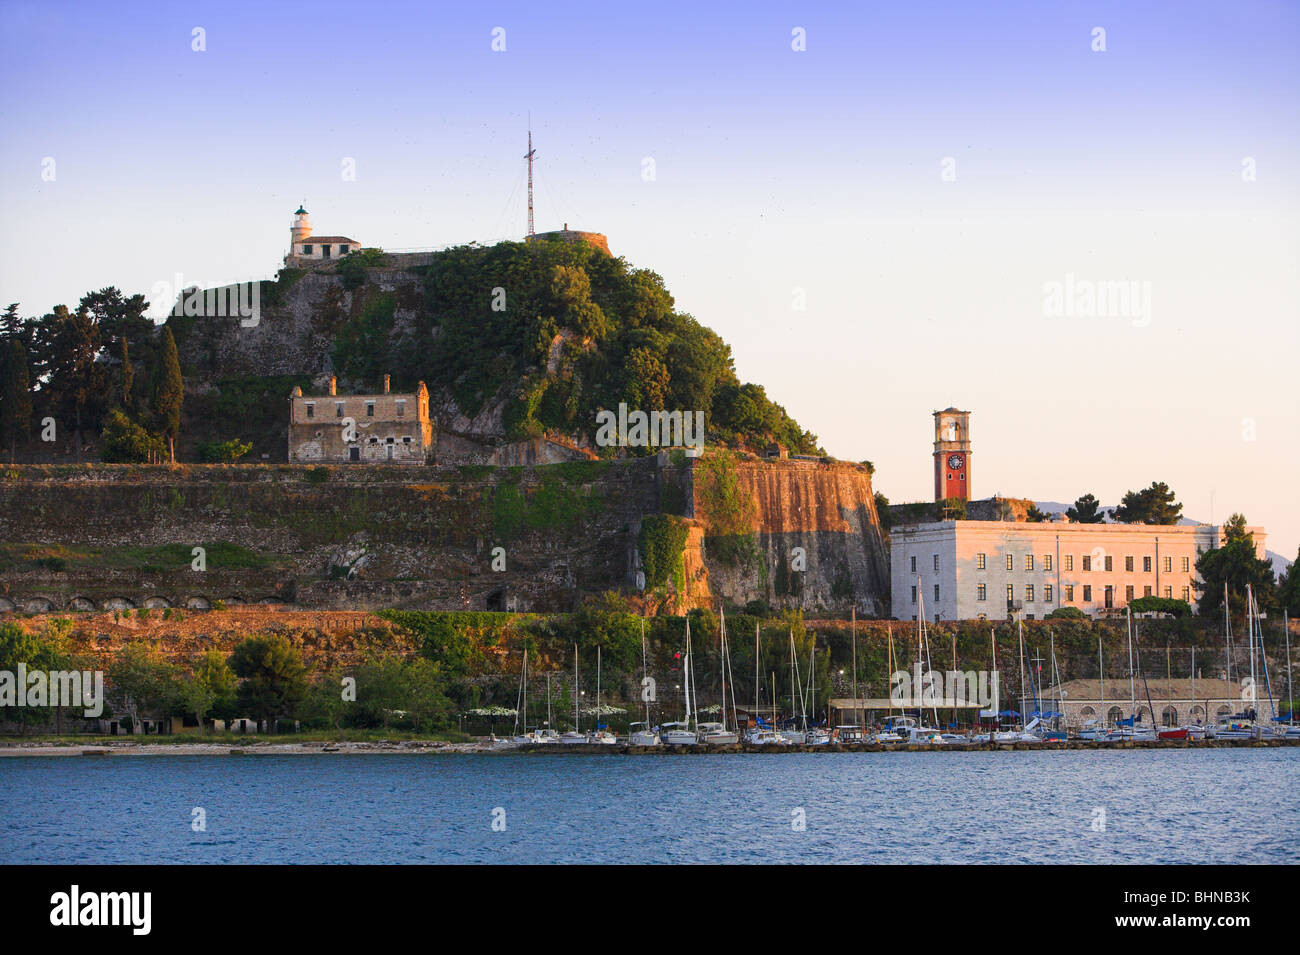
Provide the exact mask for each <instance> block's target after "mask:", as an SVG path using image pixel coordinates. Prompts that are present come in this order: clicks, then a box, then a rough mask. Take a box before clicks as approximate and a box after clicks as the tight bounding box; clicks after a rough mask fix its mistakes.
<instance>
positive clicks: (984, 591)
mask: <svg viewBox="0 0 1300 955" xmlns="http://www.w3.org/2000/svg"><path fill="white" fill-rule="evenodd" d="M1061 589H1062V591H1064V592H1063V594H1062V596H1063V597H1064V598H1065V602H1066V603H1074V591H1075V585H1074V584H1063V585H1062V587H1061ZM1022 593H1023V595H1024V602H1025V603H1034V602H1035V594H1036V588H1035V586H1034V585H1033V584H1024V585H1023V588H1022ZM1135 594H1136V588H1134V587H1133V586H1131V585H1130V586H1127V587H1125V588H1124V601H1125V602H1126V603H1132V602H1133V600H1134V599H1135ZM1173 595H1174V588H1173V587H1165V588H1164V596H1165V597H1167V598H1171V597H1173ZM1142 596H1143V597H1150V596H1152V588H1151V587H1149V586H1147V587H1143V588H1142ZM1180 596H1181V598H1182V599H1183V600H1185V601H1187V602H1188V603H1191V601H1192V588H1191V587H1184V588H1183V589H1182V593H1181V594H1180ZM1055 598H1056V590H1055V588H1054V587H1053V586H1052V585H1051V584H1044V585H1043V602H1044V603H1049V604H1050V603H1051V602H1052V601H1053V600H1054V599H1055ZM934 599H935V602H936V603H937V602H938V600H939V585H938V584H935V585H934ZM975 599H976V600H988V599H989V590H988V584H976V585H975ZM1015 599H1016V585H1015V584H1007V603H1011V602H1012V601H1014V600H1015ZM1102 600H1103V602H1104V603H1105V605H1106V606H1107V607H1113V606H1114V605H1115V588H1114V587H1112V586H1110V585H1107V586H1106V587H1105V588H1104V589H1103V597H1102ZM1083 602H1084V603H1086V604H1088V603H1092V585H1091V584H1084V585H1083ZM912 603H916V587H915V586H913V587H912Z"/></svg>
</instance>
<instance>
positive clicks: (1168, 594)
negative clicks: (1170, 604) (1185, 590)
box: [1165, 587, 1174, 600]
mask: <svg viewBox="0 0 1300 955" xmlns="http://www.w3.org/2000/svg"><path fill="white" fill-rule="evenodd" d="M1165 599H1166V600H1173V599H1174V588H1173V587H1166V588H1165Z"/></svg>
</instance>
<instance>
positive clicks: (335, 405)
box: [289, 375, 433, 464]
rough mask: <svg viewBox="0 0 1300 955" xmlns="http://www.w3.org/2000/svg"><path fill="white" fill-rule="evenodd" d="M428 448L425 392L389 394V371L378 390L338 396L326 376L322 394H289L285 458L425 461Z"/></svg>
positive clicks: (335, 386)
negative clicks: (377, 391) (381, 388)
mask: <svg viewBox="0 0 1300 955" xmlns="http://www.w3.org/2000/svg"><path fill="white" fill-rule="evenodd" d="M432 448H433V421H432V419H431V418H430V417H429V391H428V389H427V388H426V387H425V385H424V382H420V383H419V385H418V386H417V387H416V389H415V391H414V392H413V393H408V394H391V393H390V391H389V376H388V375H384V391H383V393H382V394H378V395H346V396H345V395H340V394H338V381H337V379H336V378H334V377H333V376H331V377H330V383H329V392H328V393H327V394H325V395H304V394H303V393H302V389H301V388H294V389H293V391H292V393H291V394H290V397H289V463H290V464H345V463H348V462H353V463H359V462H364V463H371V464H377V463H392V464H424V463H425V462H426V461H427V459H428V456H429V453H430V451H431V450H432Z"/></svg>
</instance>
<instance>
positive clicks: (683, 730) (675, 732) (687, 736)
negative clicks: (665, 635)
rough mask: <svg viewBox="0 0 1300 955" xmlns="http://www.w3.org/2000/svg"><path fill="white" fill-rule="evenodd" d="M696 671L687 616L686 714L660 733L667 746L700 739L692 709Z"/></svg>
mask: <svg viewBox="0 0 1300 955" xmlns="http://www.w3.org/2000/svg"><path fill="white" fill-rule="evenodd" d="M693 680H694V671H693V670H692V664H691V618H690V617H689V616H688V617H687V618H686V659H685V660H684V661H682V689H683V691H684V692H685V694H686V715H685V716H684V717H683V718H682V719H681V720H680V721H679V722H676V723H665V724H664V726H663V729H662V730H661V731H660V733H659V739H660V740H662V741H663V744H664V745H665V746H694V745H695V744H697V743H698V742H699V741H700V740H699V736H698V735H697V733H696V731H695V729H694V727H693V717H694V715H695V714H694V711H693V710H692V709H691V697H692V693H691V683H692V682H693Z"/></svg>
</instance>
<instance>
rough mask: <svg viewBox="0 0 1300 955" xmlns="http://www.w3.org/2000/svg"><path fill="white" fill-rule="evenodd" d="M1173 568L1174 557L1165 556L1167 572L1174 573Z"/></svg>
mask: <svg viewBox="0 0 1300 955" xmlns="http://www.w3.org/2000/svg"><path fill="white" fill-rule="evenodd" d="M1173 569H1174V559H1173V558H1172V557H1166V558H1165V573H1166V574H1168V573H1172V572H1173Z"/></svg>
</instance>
